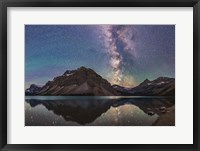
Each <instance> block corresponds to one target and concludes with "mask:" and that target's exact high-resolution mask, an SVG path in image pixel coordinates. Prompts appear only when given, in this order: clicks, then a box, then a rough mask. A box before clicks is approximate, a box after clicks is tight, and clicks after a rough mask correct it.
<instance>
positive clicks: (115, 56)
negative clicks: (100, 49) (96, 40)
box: [97, 25, 136, 86]
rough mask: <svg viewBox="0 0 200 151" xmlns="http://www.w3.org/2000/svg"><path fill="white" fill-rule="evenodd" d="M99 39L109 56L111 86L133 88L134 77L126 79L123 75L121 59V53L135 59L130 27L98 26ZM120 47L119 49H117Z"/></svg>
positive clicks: (132, 32) (132, 34)
mask: <svg viewBox="0 0 200 151" xmlns="http://www.w3.org/2000/svg"><path fill="white" fill-rule="evenodd" d="M97 30H99V34H100V38H101V39H102V40H103V41H104V43H103V44H104V46H105V48H106V52H107V53H108V54H109V56H110V61H109V63H110V66H111V68H112V74H111V75H110V81H111V83H113V84H118V85H124V86H133V85H134V84H135V83H134V75H132V76H131V77H128V75H124V74H123V65H124V64H125V62H124V61H123V57H122V55H121V54H120V53H121V51H124V52H126V53H127V54H128V55H130V56H131V57H132V58H133V59H134V57H136V50H135V48H134V39H133V37H134V30H133V27H131V26H127V25H126V26H117V25H104V26H99V27H98V29H97ZM119 46H121V48H120V47H119Z"/></svg>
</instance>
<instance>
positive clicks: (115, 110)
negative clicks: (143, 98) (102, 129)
mask: <svg viewBox="0 0 200 151" xmlns="http://www.w3.org/2000/svg"><path fill="white" fill-rule="evenodd" d="M157 118H158V115H156V114H155V115H153V116H149V115H147V114H146V113H144V112H143V111H142V110H141V109H140V108H138V107H137V106H135V105H130V104H125V105H123V106H119V107H111V108H110V109H109V110H108V111H107V112H106V113H103V115H102V116H100V117H99V118H97V119H96V120H95V121H94V122H93V123H90V124H88V125H127V126H129V125H132V126H134V125H135V126H136V125H137V126H140V125H144V126H148V125H152V123H153V122H154V121H155V120H156V119H157Z"/></svg>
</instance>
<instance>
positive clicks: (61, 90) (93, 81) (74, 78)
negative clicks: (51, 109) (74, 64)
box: [38, 67, 118, 96]
mask: <svg viewBox="0 0 200 151" xmlns="http://www.w3.org/2000/svg"><path fill="white" fill-rule="evenodd" d="M38 95H55V96H57V95H92V96H114V95H118V94H117V92H116V91H115V89H113V88H112V86H111V84H110V83H109V82H108V81H107V80H105V79H103V78H102V77H101V76H100V75H98V74H97V73H96V72H95V71H93V70H92V69H90V68H85V67H80V68H78V69H77V70H71V71H70V70H67V71H66V72H65V73H64V74H63V75H61V76H58V77H55V78H54V79H53V81H48V82H47V83H46V84H45V85H44V86H43V87H42V88H41V90H40V92H39V93H38Z"/></svg>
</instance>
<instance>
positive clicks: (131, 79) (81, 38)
mask: <svg viewBox="0 0 200 151" xmlns="http://www.w3.org/2000/svg"><path fill="white" fill-rule="evenodd" d="M81 66H85V67H87V68H91V69H93V70H95V71H96V72H97V73H98V74H99V75H101V76H102V77H103V78H105V79H107V80H108V81H109V82H110V83H111V84H118V85H121V86H124V87H134V86H137V85H138V84H139V83H141V82H142V81H144V80H145V79H149V80H154V79H156V78H158V77H161V76H164V77H173V78H174V77H175V26H174V25H25V87H26V88H28V87H29V86H30V84H37V85H44V84H45V83H46V82H47V81H49V80H52V79H53V78H54V77H55V76H59V75H62V74H63V73H64V72H65V71H66V70H73V69H77V68H79V67H81Z"/></svg>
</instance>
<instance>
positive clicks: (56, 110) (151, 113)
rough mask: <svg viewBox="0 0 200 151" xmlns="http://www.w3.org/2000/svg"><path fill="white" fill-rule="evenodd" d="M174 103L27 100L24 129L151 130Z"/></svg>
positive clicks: (56, 98) (65, 98) (143, 99)
mask: <svg viewBox="0 0 200 151" xmlns="http://www.w3.org/2000/svg"><path fill="white" fill-rule="evenodd" d="M174 102H175V98H172V97H165V98H159V97H154V98H153V97H87V96H84V97H80V96H78V97H77V96H26V100H25V126H78V125H82V126H83V125H85V126H87V125H89V126H90V125H91V126H92V125H94V126H150V125H155V123H157V122H158V120H159V119H160V118H161V117H162V118H165V117H169V116H166V115H165V114H168V112H170V111H168V108H170V107H173V106H174ZM163 109H164V110H163ZM163 115H164V116H163ZM173 116H175V115H174V114H170V118H174V117H173ZM162 120H163V119H162ZM164 121H165V123H164V125H165V124H166V121H167V120H165V119H164ZM166 125H170V124H168V123H167V124H166ZM172 125H174V124H172Z"/></svg>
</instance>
